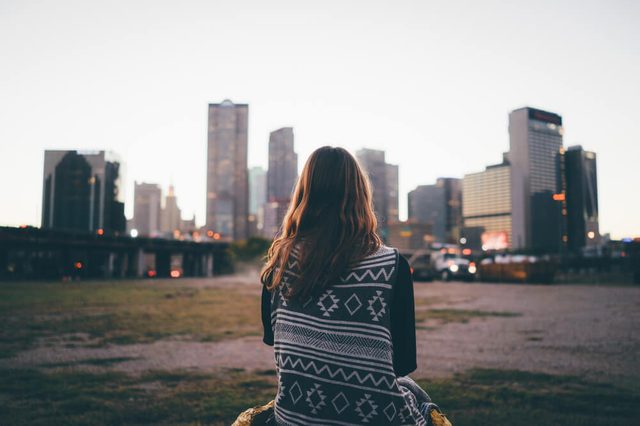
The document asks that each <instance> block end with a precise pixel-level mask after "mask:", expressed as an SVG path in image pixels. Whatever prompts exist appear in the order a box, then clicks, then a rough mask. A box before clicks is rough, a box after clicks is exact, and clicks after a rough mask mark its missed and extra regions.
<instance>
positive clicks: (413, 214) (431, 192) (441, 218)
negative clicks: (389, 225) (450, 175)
mask: <svg viewBox="0 0 640 426" xmlns="http://www.w3.org/2000/svg"><path fill="white" fill-rule="evenodd" d="M408 202H409V206H408V207H409V209H408V213H409V214H408V216H409V221H410V222H414V223H426V224H429V225H430V227H431V234H432V235H433V239H434V241H435V242H439V243H444V242H446V241H447V199H446V192H445V188H444V187H443V186H439V185H420V186H418V187H416V189H414V190H413V191H411V192H409V194H408Z"/></svg>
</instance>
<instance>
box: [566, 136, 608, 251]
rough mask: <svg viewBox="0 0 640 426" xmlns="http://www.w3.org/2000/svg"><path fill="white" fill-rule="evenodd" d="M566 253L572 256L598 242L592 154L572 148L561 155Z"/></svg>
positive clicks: (594, 162)
mask: <svg viewBox="0 0 640 426" xmlns="http://www.w3.org/2000/svg"><path fill="white" fill-rule="evenodd" d="M564 166H565V176H566V198H567V236H568V242H567V243H568V247H569V250H571V251H572V252H575V253H579V252H581V251H582V250H583V249H584V248H588V247H595V246H597V245H598V244H599V242H600V232H599V227H598V177H597V169H596V154H595V152H591V151H585V150H583V149H582V147H581V146H572V147H569V149H567V151H566V152H565V153H564Z"/></svg>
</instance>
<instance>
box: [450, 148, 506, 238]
mask: <svg viewBox="0 0 640 426" xmlns="http://www.w3.org/2000/svg"><path fill="white" fill-rule="evenodd" d="M462 216H463V221H464V228H463V230H462V233H461V241H462V242H463V243H464V244H462V245H463V246H465V247H469V248H471V249H473V250H480V249H483V250H505V249H508V248H510V247H511V167H510V165H509V162H508V161H507V159H506V157H505V159H504V160H503V162H502V163H501V164H496V165H493V166H489V167H487V168H486V169H485V170H484V171H482V172H478V173H470V174H467V175H465V176H464V178H463V179H462Z"/></svg>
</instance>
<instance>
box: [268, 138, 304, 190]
mask: <svg viewBox="0 0 640 426" xmlns="http://www.w3.org/2000/svg"><path fill="white" fill-rule="evenodd" d="M297 178H298V154H296V153H295V151H294V148H293V128H291V127H283V128H282V129H278V130H275V131H273V132H271V134H270V135H269V170H268V171H267V201H286V202H288V201H289V200H290V199H291V194H292V192H293V187H294V185H295V184H296V180H297Z"/></svg>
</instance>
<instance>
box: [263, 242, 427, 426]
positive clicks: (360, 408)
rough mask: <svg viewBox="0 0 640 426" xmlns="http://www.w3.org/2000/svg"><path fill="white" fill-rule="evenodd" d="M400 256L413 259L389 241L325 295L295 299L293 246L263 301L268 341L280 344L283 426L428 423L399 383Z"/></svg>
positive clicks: (279, 409)
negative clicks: (290, 285) (396, 338)
mask: <svg viewBox="0 0 640 426" xmlns="http://www.w3.org/2000/svg"><path fill="white" fill-rule="evenodd" d="M401 261H402V262H404V265H406V261H404V259H401V258H400V256H399V254H398V252H397V250H395V249H392V248H389V247H385V246H382V247H380V248H379V249H378V250H377V251H376V252H375V253H373V254H371V255H369V256H367V257H365V258H364V259H362V260H361V261H359V262H358V263H357V264H356V265H355V266H351V267H350V269H349V270H348V271H347V272H345V273H344V274H341V275H340V277H339V278H338V279H337V280H336V282H333V283H331V284H330V285H328V286H327V287H326V288H325V289H324V290H323V291H322V292H321V293H320V294H319V295H318V294H316V295H313V296H311V297H309V298H307V299H306V300H304V301H296V300H295V299H291V300H289V299H288V298H286V297H285V296H284V294H286V292H287V290H288V284H287V283H288V282H293V281H296V278H297V277H298V276H299V274H298V272H299V269H298V267H299V263H298V253H297V252H296V251H295V250H294V251H292V253H291V257H290V259H289V261H288V262H287V268H285V271H284V275H283V278H282V284H281V285H280V286H279V287H278V288H277V289H275V291H273V292H271V293H269V292H267V293H266V295H267V303H268V304H269V306H266V307H265V306H264V305H263V309H264V308H266V309H267V310H268V311H269V312H270V318H271V324H270V325H271V331H272V332H273V335H272V336H270V337H267V336H266V334H265V341H267V340H270V339H271V338H272V339H273V342H269V341H267V343H273V345H274V349H275V360H276V368H277V372H278V393H277V397H276V400H275V416H276V421H277V423H278V424H305V425H314V424H316V425H320V424H322V425H327V424H335V425H349V424H363V423H365V424H367V423H368V424H391V425H401V424H411V425H416V424H418V425H419V424H425V421H424V418H423V417H422V416H421V415H420V413H419V412H418V408H417V404H416V402H415V397H414V396H413V395H412V394H411V393H410V392H409V391H407V390H406V389H405V388H404V387H402V386H399V385H398V381H397V376H398V375H401V374H398V371H397V370H398V365H397V364H398V361H397V356H398V354H396V357H395V358H394V349H395V350H396V351H397V352H398V351H400V350H401V349H402V348H398V347H397V346H398V345H397V343H396V347H395V348H394V341H393V340H394V339H393V336H392V332H393V328H394V324H393V320H392V313H395V312H392V311H393V309H392V308H393V304H394V303H396V304H397V303H398V302H397V301H394V296H397V294H396V293H397V289H396V286H397V285H398V280H397V276H398V270H399V265H400V262H401ZM409 285H410V283H409ZM283 292H284V294H283ZM411 295H412V290H411ZM269 297H270V301H269V299H268V298H269ZM395 299H397V300H398V301H399V300H400V299H401V297H400V296H398V297H396V298H395ZM411 299H412V298H411ZM269 302H270V303H269ZM411 302H413V300H411ZM263 303H264V302H263ZM410 309H411V313H413V306H411V307H410ZM401 314H402V313H401V312H398V318H400V317H401ZM411 317H413V315H411ZM397 321H398V320H397V319H396V322H397ZM414 355H415V348H414ZM394 364H396V365H394ZM404 374H406V373H404Z"/></svg>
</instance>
